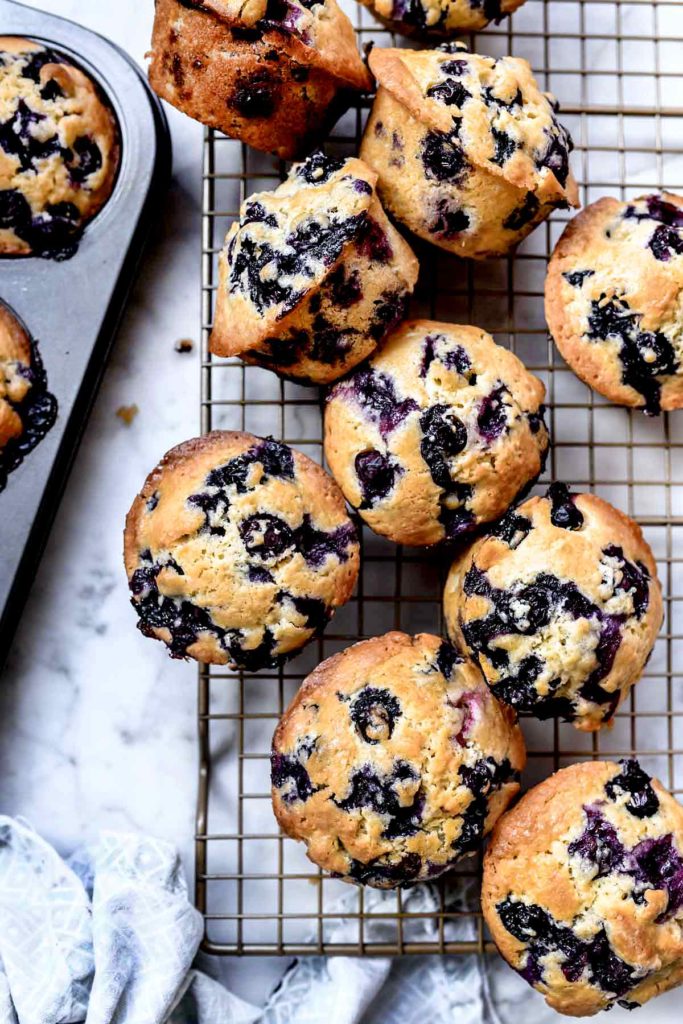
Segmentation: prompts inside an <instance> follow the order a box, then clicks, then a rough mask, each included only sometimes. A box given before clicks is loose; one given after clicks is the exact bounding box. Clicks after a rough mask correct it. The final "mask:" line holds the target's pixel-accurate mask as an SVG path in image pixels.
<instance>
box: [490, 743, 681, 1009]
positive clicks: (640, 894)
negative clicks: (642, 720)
mask: <svg viewBox="0 0 683 1024" xmlns="http://www.w3.org/2000/svg"><path fill="white" fill-rule="evenodd" d="M482 908H483V911H484V917H485V919H486V923H487V924H488V927H489V929H490V931H491V934H492V936H493V938H494V941H495V942H496V945H497V946H498V949H499V950H500V952H501V954H502V955H503V956H504V957H505V959H506V960H507V961H508V963H509V964H510V965H511V966H512V967H514V968H515V970H517V971H518V972H519V973H520V974H521V976H522V977H523V978H525V980H526V981H528V982H529V984H530V985H533V987H534V988H535V989H537V990H538V991H539V992H541V993H542V994H543V995H544V996H545V999H546V1002H547V1003H548V1004H549V1005H550V1006H551V1007H552V1008H553V1009H555V1010H558V1011H559V1012H560V1013H565V1014H570V1015H572V1016H577V1017H583V1016H589V1015H591V1014H594V1013H597V1012H598V1011H599V1010H603V1009H609V1008H610V1007H611V1006H613V1005H614V1004H615V1003H618V1004H619V1005H620V1006H623V1007H625V1008H627V1009H636V1008H637V1007H638V1006H641V1005H642V1004H643V1003H645V1002H647V1000H648V999H651V998H652V997H653V996H656V995H658V994H659V993H660V992H665V991H667V990H668V989H671V988H674V987H675V986H676V985H679V984H680V983H681V981H683V808H682V807H681V806H680V804H678V803H677V802H676V800H674V798H673V797H672V796H671V795H670V794H669V793H667V791H666V790H665V789H664V788H663V786H662V785H661V783H659V782H658V781H657V780H656V779H651V778H650V777H649V776H648V775H647V774H646V772H644V771H643V769H642V768H641V767H640V765H639V764H638V762H637V761H635V760H629V761H622V762H621V763H620V764H614V763H612V762H606V761H592V762H585V763H582V764H574V765H571V766H570V767H568V768H563V769H562V770H561V771H559V772H557V773H556V774H555V775H553V776H551V778H549V779H546V780H545V781H544V782H542V783H541V784H540V785H538V786H535V787H534V789H532V790H531V791H530V792H528V793H527V794H525V796H523V797H522V799H521V800H520V801H519V803H518V804H517V805H516V807H514V808H513V809H512V810H511V811H510V812H509V813H508V814H506V815H504V816H503V817H502V818H501V820H500V821H499V822H498V825H497V826H496V828H495V830H494V833H493V837H492V840H491V842H490V844H489V848H488V850H487V853H486V857H485V860H484V879H483V887H482Z"/></svg>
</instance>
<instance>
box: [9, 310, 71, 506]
mask: <svg viewBox="0 0 683 1024" xmlns="http://www.w3.org/2000/svg"><path fill="white" fill-rule="evenodd" d="M56 417H57V400H56V399H55V397H54V395H51V394H50V392H49V391H48V390H47V380H46V377H45V370H44V369H43V364H42V361H41V358H40V353H39V352H38V347H37V345H36V344H35V342H32V341H31V339H30V338H29V336H28V334H27V333H26V331H25V330H24V328H23V327H22V325H21V324H20V323H19V321H18V320H17V319H16V317H15V316H14V315H13V314H12V313H11V312H10V311H9V309H8V308H7V306H5V305H4V304H3V303H2V302H0V491H2V490H4V488H5V487H6V485H7V477H8V474H9V473H11V472H12V470H14V469H16V468H17V466H19V465H20V464H21V463H22V462H23V460H24V458H25V456H26V455H28V453H29V452H30V451H32V450H33V448H35V446H36V445H37V444H38V442H39V441H40V440H42V438H43V437H45V434H47V432H48V430H49V429H50V427H51V426H52V425H53V423H54V422H55V419H56Z"/></svg>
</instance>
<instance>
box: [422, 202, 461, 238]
mask: <svg viewBox="0 0 683 1024" xmlns="http://www.w3.org/2000/svg"><path fill="white" fill-rule="evenodd" d="M469 226H470V217H469V214H468V213H466V212H465V211H464V210H463V209H462V208H461V207H459V206H453V205H452V204H451V203H450V202H449V200H448V199H439V200H438V202H437V203H436V207H435V212H434V219H433V220H432V222H431V223H430V225H429V231H430V233H431V234H432V235H439V236H440V237H441V238H447V239H453V238H455V237H456V236H457V235H460V234H462V232H463V231H467V229H468V227H469Z"/></svg>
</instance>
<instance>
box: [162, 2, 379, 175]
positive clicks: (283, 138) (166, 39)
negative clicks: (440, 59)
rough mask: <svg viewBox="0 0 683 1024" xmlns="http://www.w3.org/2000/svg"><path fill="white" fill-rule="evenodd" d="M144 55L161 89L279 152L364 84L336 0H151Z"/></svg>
mask: <svg viewBox="0 0 683 1024" xmlns="http://www.w3.org/2000/svg"><path fill="white" fill-rule="evenodd" d="M151 58H152V61H151V64H150V68H149V81H150V84H151V86H152V88H153V89H154V90H155V92H157V93H158V94H159V96H161V97H162V99H165V100H167V101H168V102H169V103H172V104H173V106H174V107H178V109H179V110H182V111H183V112H184V113H185V114H189V116H190V117H194V118H195V119H196V120H197V121H201V122H202V123H203V124H206V125H209V127H211V128H218V129H220V130H221V131H222V132H224V133H225V134H226V135H229V136H231V137H232V138H236V139H241V140H242V141H243V142H246V143H247V144H248V145H250V146H253V147H254V148H255V149H261V150H264V151H265V152H267V153H275V154H276V155H277V156H279V157H282V158H283V159H288V158H290V157H293V156H296V155H297V154H299V153H301V152H305V151H306V149H308V148H310V144H311V142H312V141H313V140H314V139H315V138H317V137H320V136H322V135H324V134H325V132H326V130H327V128H329V127H331V126H332V124H334V122H335V121H336V120H337V118H338V117H339V116H340V114H341V113H342V111H343V110H344V109H345V108H346V107H347V106H348V103H349V100H350V97H351V96H352V95H353V93H354V92H358V91H364V90H368V89H370V88H371V86H372V78H371V76H370V74H369V72H368V69H367V68H366V67H365V65H364V64H363V62H362V60H361V58H360V55H359V53H358V48H357V46H356V37H355V34H354V31H353V27H352V25H351V22H350V21H349V19H348V18H347V17H346V15H345V14H344V13H343V12H342V11H341V10H340V9H339V7H338V6H337V2H336V0H320V2H315V0H313V2H311V0H248V2H246V3H243V2H241V0H203V2H202V0H156V15H155V20H154V31H153V35H152V50H151Z"/></svg>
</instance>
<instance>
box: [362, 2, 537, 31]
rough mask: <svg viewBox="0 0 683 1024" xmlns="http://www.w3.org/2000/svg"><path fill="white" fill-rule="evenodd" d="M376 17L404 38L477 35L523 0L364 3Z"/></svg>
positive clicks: (519, 4)
mask: <svg viewBox="0 0 683 1024" xmlns="http://www.w3.org/2000/svg"><path fill="white" fill-rule="evenodd" d="M361 3H363V4H365V6H366V7H369V8H370V10H371V11H372V13H373V14H374V15H375V17H377V18H379V20H380V21H381V22H382V23H383V24H384V25H386V26H387V28H389V29H391V31H392V32H399V33H401V35H404V36H416V37H417V38H425V37H428V36H449V35H455V33H457V32H478V31H479V30H480V29H482V28H486V26H487V25H488V23H489V22H490V21H495V22H496V24H498V23H499V22H500V21H501V19H502V18H505V17H507V16H508V15H510V14H512V12H513V11H516V10H517V8H518V7H521V6H522V4H523V3H524V0H361Z"/></svg>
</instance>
